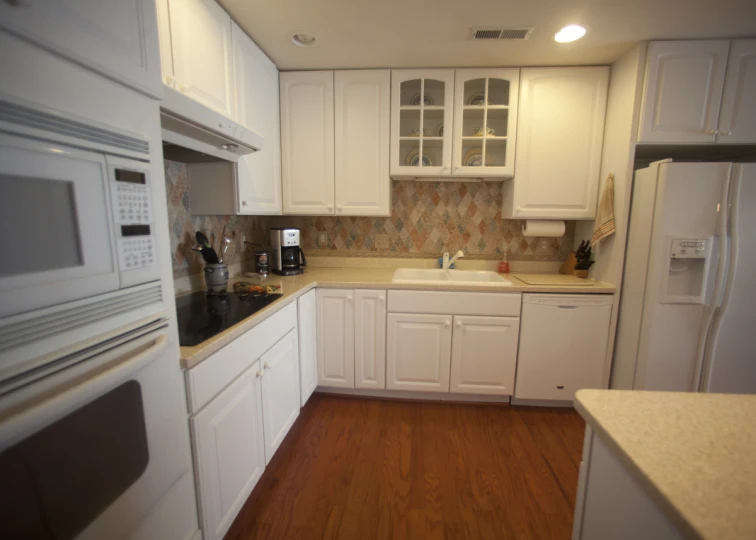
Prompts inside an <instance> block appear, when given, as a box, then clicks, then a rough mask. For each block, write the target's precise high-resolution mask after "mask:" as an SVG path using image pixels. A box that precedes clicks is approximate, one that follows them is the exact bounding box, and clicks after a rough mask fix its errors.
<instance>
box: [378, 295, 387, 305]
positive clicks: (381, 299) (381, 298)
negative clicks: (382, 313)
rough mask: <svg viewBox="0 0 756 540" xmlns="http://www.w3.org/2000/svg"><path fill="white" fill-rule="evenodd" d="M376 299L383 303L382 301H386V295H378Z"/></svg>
mask: <svg viewBox="0 0 756 540" xmlns="http://www.w3.org/2000/svg"><path fill="white" fill-rule="evenodd" d="M378 301H379V302H380V303H381V304H384V303H385V302H386V297H385V296H379V297H378Z"/></svg>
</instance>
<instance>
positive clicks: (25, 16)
mask: <svg viewBox="0 0 756 540" xmlns="http://www.w3.org/2000/svg"><path fill="white" fill-rule="evenodd" d="M0 28H3V29H4V30H6V31H8V32H10V33H13V34H16V35H18V36H21V37H23V38H26V39H28V40H29V41H32V42H34V43H36V44H37V45H39V46H41V47H44V48H45V49H48V50H50V51H51V52H53V53H55V54H59V55H61V56H64V57H66V58H69V59H70V60H73V61H74V62H76V63H78V64H81V65H83V66H85V67H88V68H90V69H92V70H94V71H96V72H98V73H101V74H103V75H105V76H106V77H109V78H111V79H113V80H116V81H118V82H120V83H123V84H125V85H126V86H130V87H131V88H134V89H136V90H139V91H140V92H143V93H145V94H147V95H149V96H152V97H154V98H158V99H160V98H162V96H163V86H162V84H161V82H160V55H159V52H158V40H157V21H156V18H155V0H121V1H119V2H92V1H87V0H68V1H66V2H60V1H58V0H34V1H19V0H16V1H10V0H9V1H6V2H2V3H0Z"/></svg>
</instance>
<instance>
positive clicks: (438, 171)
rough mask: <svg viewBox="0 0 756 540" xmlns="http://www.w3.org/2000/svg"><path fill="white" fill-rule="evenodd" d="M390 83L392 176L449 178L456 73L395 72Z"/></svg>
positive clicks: (449, 71) (432, 71)
mask: <svg viewBox="0 0 756 540" xmlns="http://www.w3.org/2000/svg"><path fill="white" fill-rule="evenodd" d="M391 79H392V80H391V85H392V90H391V111H392V114H391V176H392V177H398V178H413V177H418V176H450V175H451V165H452V138H451V135H452V133H451V132H452V130H451V124H452V103H453V95H454V70H451V69H426V70H414V69H412V70H410V69H406V70H405V69H402V70H393V71H392V72H391Z"/></svg>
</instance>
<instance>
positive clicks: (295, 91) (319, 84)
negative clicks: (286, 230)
mask: <svg viewBox="0 0 756 540" xmlns="http://www.w3.org/2000/svg"><path fill="white" fill-rule="evenodd" d="M280 78H281V177H282V185H283V211H284V213H285V214H297V215H324V214H334V172H333V167H334V154H333V151H334V150H333V149H334V146H333V143H334V132H333V71H307V72H293V71H292V72H287V73H281V77H280Z"/></svg>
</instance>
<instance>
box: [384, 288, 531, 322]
mask: <svg viewBox="0 0 756 540" xmlns="http://www.w3.org/2000/svg"><path fill="white" fill-rule="evenodd" d="M521 296H522V295H521V294H520V293H494V294H492V293H477V292H474V293H467V292H464V293H461V292H459V293H458V292H438V291H389V293H388V311H389V312H390V313H430V314H454V315H481V316H483V315H489V316H494V317H519V316H520V299H521Z"/></svg>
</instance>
